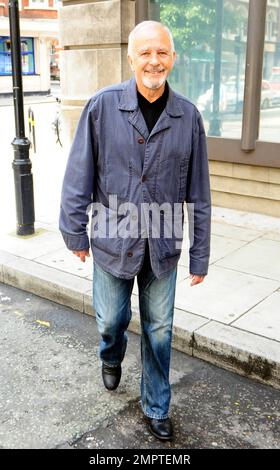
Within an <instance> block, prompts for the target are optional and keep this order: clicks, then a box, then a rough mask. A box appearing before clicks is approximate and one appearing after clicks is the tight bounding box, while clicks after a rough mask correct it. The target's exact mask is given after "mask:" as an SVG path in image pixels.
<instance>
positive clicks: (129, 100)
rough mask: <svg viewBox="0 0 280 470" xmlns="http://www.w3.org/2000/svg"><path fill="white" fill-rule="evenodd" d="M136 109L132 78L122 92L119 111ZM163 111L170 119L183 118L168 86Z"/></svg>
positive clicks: (134, 82) (180, 109) (178, 104)
mask: <svg viewBox="0 0 280 470" xmlns="http://www.w3.org/2000/svg"><path fill="white" fill-rule="evenodd" d="M168 86H169V85H168ZM138 107H139V105H138V98H137V87H136V81H135V78H134V77H132V78H131V79H130V80H129V81H128V82H126V85H125V88H124V89H123V91H122V94H121V99H120V102H119V109H120V110H121V111H135V110H137V109H138ZM165 111H166V113H167V114H169V116H172V117H179V116H183V114H184V112H183V110H182V108H181V106H180V103H179V100H178V98H177V97H176V95H175V94H174V92H173V90H172V88H171V87H170V86H169V96H168V100H167V103H166V107H165Z"/></svg>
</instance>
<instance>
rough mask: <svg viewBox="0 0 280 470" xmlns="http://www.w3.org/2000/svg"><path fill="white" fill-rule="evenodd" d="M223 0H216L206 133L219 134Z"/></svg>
mask: <svg viewBox="0 0 280 470" xmlns="http://www.w3.org/2000/svg"><path fill="white" fill-rule="evenodd" d="M223 7H224V6H223V0H216V34H215V65H214V88H213V113H212V116H211V120H210V124H209V132H208V135H214V136H220V135H221V115H220V89H221V58H222V38H223V37H222V33H223Z"/></svg>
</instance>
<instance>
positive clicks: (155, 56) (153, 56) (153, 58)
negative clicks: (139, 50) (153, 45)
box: [150, 52, 159, 65]
mask: <svg viewBox="0 0 280 470" xmlns="http://www.w3.org/2000/svg"><path fill="white" fill-rule="evenodd" d="M158 63H159V58H158V54H157V53H156V52H155V53H154V54H151V57H150V64H151V65H157V64H158Z"/></svg>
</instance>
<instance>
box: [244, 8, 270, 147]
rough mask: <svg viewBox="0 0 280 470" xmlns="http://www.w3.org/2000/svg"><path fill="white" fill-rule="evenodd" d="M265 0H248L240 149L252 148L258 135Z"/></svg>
mask: <svg viewBox="0 0 280 470" xmlns="http://www.w3.org/2000/svg"><path fill="white" fill-rule="evenodd" d="M265 15H266V0H262V1H261V2H260V1H259V0H250V3H249V19H248V40H247V52H246V71H245V90H244V108H243V123H242V142H241V148H242V150H247V151H249V150H254V149H255V147H256V140H257V139H258V136H259V122H260V102H261V83H262V65H263V50H264V39H265Z"/></svg>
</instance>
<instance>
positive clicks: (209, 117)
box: [150, 0, 249, 138]
mask: <svg viewBox="0 0 280 470" xmlns="http://www.w3.org/2000/svg"><path fill="white" fill-rule="evenodd" d="M151 3H152V4H154V5H153V7H152V8H150V11H151V12H153V13H152V16H153V19H160V21H162V22H163V23H164V24H166V25H167V26H168V27H169V28H170V29H171V31H172V33H173V36H174V41H175V48H176V52H177V61H176V64H175V66H174V69H173V71H172V73H171V75H170V78H169V83H170V85H171V86H172V87H173V88H174V89H175V90H177V91H179V92H180V93H182V94H183V95H185V96H187V97H188V98H189V99H190V100H191V101H192V102H193V103H195V104H196V105H197V107H198V109H199V110H200V111H201V113H202V115H203V118H204V124H205V129H206V133H207V135H208V136H222V137H229V138H240V137H241V130H242V111H243V95H244V83H245V75H244V74H245V56H246V40H247V38H246V30H247V20H248V4H249V2H248V3H247V4H246V3H244V2H242V4H241V2H240V1H239V0H227V1H226V2H225V1H222V0H176V1H175V0H161V1H156V0H155V1H153V2H151ZM150 6H151V5H150Z"/></svg>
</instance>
